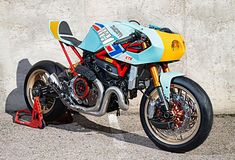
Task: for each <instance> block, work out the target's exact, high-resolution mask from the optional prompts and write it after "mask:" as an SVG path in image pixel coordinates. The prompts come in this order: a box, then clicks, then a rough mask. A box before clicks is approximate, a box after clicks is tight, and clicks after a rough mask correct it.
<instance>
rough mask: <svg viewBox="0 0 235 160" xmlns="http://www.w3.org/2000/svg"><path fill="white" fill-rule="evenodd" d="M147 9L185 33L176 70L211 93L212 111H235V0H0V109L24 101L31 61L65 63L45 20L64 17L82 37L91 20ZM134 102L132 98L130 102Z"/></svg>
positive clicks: (136, 14)
mask: <svg viewBox="0 0 235 160" xmlns="http://www.w3.org/2000/svg"><path fill="white" fill-rule="evenodd" d="M147 12H148V13H150V14H153V15H156V16H157V17H160V18H161V19H163V20H164V21H165V22H167V23H171V24H173V25H174V26H175V27H176V28H178V30H179V31H180V32H181V33H182V34H183V35H184V37H185V40H186V44H187V52H186V55H185V56H184V57H183V59H182V61H181V62H178V63H176V64H172V65H171V68H172V70H174V71H179V72H184V73H185V74H186V75H187V76H188V77H190V78H192V79H194V80H195V81H196V82H198V83H199V84H200V85H201V86H202V87H203V88H204V89H205V90H206V91H207V93H208V94H209V96H210V97H211V100H212V103H213V106H214V111H215V113H235V105H234V104H235V92H234V90H235V80H234V78H235V77H234V74H235V71H234V70H235V67H234V64H235V63H234V61H235V51H234V49H235V43H234V40H233V38H235V36H234V33H235V1H234V0H226V1H221V0H207V1H203V0H190V1H189V0H132V1H127V0H119V1H114V0H103V1H101V0H89V1H88V0H63V1H54V0H47V1H42V0H41V1H40V0H37V1H33V0H31V1H30V0H22V1H20V0H8V1H7V0H0V37H1V38H0V48H1V51H0V75H1V77H0V111H4V110H5V109H6V110H11V109H15V107H22V106H23V105H24V100H23V95H22V94H23V92H22V89H23V88H22V86H23V81H24V76H25V74H26V73H27V70H28V69H29V68H30V66H31V64H34V63H35V62H37V61H39V60H43V59H51V60H55V61H59V62H61V63H64V64H66V61H65V58H64V57H63V56H62V52H61V49H60V46H59V45H58V43H57V41H56V40H55V39H53V37H52V36H51V34H50V33H49V32H48V21H49V20H52V19H54V20H61V19H62V20H66V21H68V23H69V24H70V27H71V28H72V31H73V32H74V34H75V36H76V37H78V38H79V39H82V38H83V37H84V36H85V34H86V32H87V31H88V29H89V27H90V26H91V25H92V23H94V22H99V21H105V20H125V19H136V20H139V21H141V22H143V23H145V22H148V21H151V20H153V19H154V18H153V17H145V16H143V15H142V16H141V14H144V15H146V13H147ZM132 103H133V104H134V105H135V104H136V102H132Z"/></svg>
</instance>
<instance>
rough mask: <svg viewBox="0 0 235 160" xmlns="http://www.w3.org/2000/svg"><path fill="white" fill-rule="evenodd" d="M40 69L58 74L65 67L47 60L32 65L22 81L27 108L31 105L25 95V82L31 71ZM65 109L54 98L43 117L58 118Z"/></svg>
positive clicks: (46, 119) (59, 101)
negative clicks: (49, 108)
mask: <svg viewBox="0 0 235 160" xmlns="http://www.w3.org/2000/svg"><path fill="white" fill-rule="evenodd" d="M40 69H42V70H45V71H47V72H48V73H49V74H52V73H55V74H57V75H58V74H59V73H61V72H63V70H64V69H65V68H64V67H63V66H62V65H61V64H59V63H56V62H53V61H48V60H44V61H40V62H38V63H36V64H35V65H33V66H32V68H31V69H30V70H29V72H28V74H27V75H26V78H25V82H24V97H25V102H26V104H27V107H28V109H29V110H32V106H31V105H30V103H29V99H28V96H27V84H28V81H29V78H30V75H31V74H32V73H33V72H35V71H37V70H40ZM65 111H66V106H65V105H64V104H63V103H62V102H61V100H60V99H59V98H56V99H55V103H54V104H53V105H52V107H51V110H50V111H49V112H48V113H45V114H43V118H44V120H45V121H53V120H55V119H56V118H58V117H59V116H60V115H62V114H63V113H64V112H65Z"/></svg>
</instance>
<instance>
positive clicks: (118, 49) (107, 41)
mask: <svg viewBox="0 0 235 160" xmlns="http://www.w3.org/2000/svg"><path fill="white" fill-rule="evenodd" d="M93 28H94V29H95V30H96V32H97V33H98V35H99V37H100V40H101V42H102V44H103V45H104V46H105V47H104V48H105V50H106V52H107V53H109V55H110V56H116V55H118V54H119V53H122V52H123V51H124V49H123V48H122V46H121V45H116V44H113V42H114V41H115V39H114V37H113V36H112V34H111V33H110V32H109V31H108V29H107V28H106V27H105V26H104V25H103V24H100V23H95V24H94V25H93Z"/></svg>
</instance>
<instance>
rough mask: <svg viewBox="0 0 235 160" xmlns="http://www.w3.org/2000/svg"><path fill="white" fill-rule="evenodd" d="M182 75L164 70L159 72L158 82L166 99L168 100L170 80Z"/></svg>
mask: <svg viewBox="0 0 235 160" xmlns="http://www.w3.org/2000/svg"><path fill="white" fill-rule="evenodd" d="M179 76H184V74H183V73H178V72H165V73H161V74H160V83H161V85H162V89H163V93H164V96H165V98H166V100H167V101H169V100H170V87H171V81H172V79H173V78H175V77H179Z"/></svg>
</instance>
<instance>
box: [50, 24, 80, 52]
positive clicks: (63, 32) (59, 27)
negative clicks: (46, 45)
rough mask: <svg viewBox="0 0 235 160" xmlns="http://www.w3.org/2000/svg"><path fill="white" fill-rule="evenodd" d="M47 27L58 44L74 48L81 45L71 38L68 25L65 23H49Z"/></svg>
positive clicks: (78, 41)
mask: <svg viewBox="0 0 235 160" xmlns="http://www.w3.org/2000/svg"><path fill="white" fill-rule="evenodd" d="M49 27H50V31H51V33H52V34H53V36H54V37H55V38H56V39H57V40H59V41H60V42H63V43H65V44H67V45H72V46H75V47H78V46H79V45H80V44H81V43H82V41H80V40H78V39H77V38H75V37H74V36H73V34H72V32H71V29H70V27H69V25H68V23H67V22H65V21H50V25H49Z"/></svg>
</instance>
